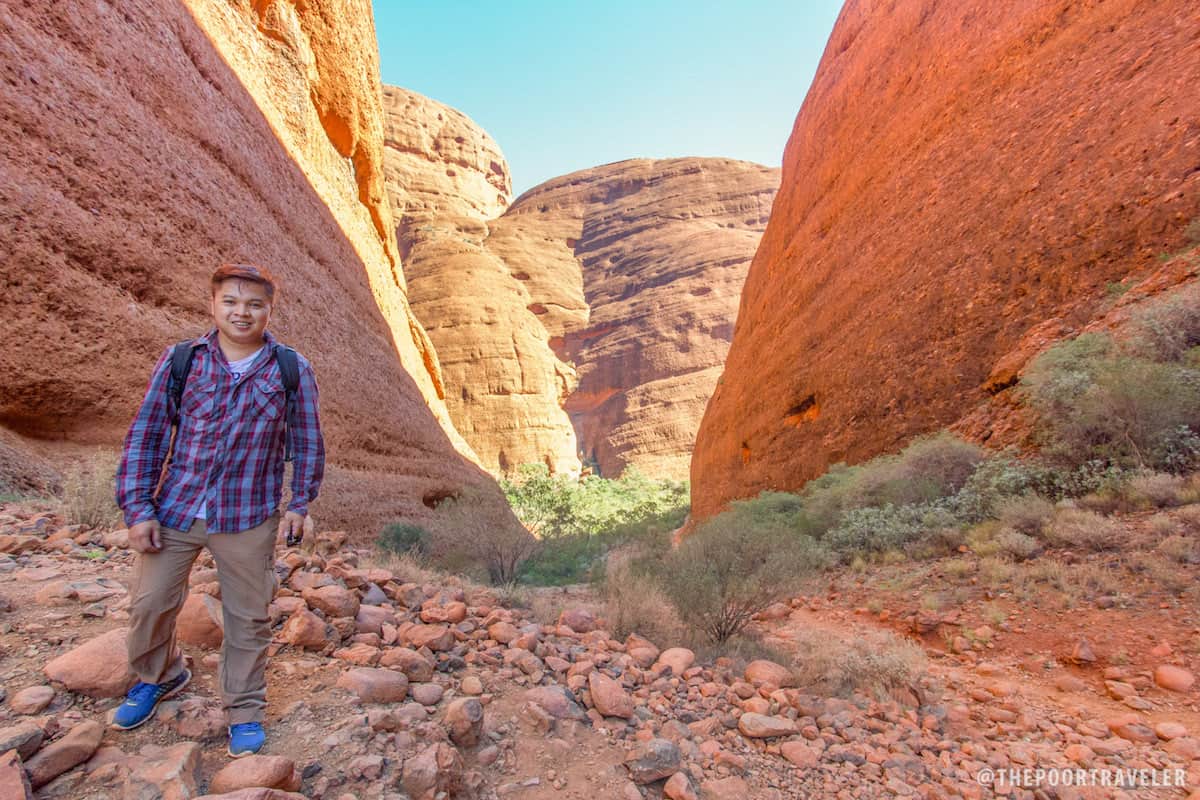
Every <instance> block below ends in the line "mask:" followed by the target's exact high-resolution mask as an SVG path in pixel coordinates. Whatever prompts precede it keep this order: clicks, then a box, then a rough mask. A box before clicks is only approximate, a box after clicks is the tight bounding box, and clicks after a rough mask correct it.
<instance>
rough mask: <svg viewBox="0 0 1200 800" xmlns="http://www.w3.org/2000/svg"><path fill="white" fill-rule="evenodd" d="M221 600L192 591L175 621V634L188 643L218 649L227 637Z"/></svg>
mask: <svg viewBox="0 0 1200 800" xmlns="http://www.w3.org/2000/svg"><path fill="white" fill-rule="evenodd" d="M224 625H225V621H224V617H223V616H222V613H221V601H220V600H217V599H216V598H215V597H211V596H210V595H207V594H199V593H197V592H192V593H191V594H189V595H188V596H187V600H185V601H184V602H183V608H182V609H180V611H179V617H178V618H177V619H176V621H175V635H176V636H177V637H178V638H179V641H181V642H185V643H186V644H191V645H195V646H196V647H204V648H207V649H209V650H216V649H218V648H219V647H220V646H221V641H222V639H224V638H225V630H224Z"/></svg>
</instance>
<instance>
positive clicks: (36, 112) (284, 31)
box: [0, 0, 486, 526]
mask: <svg viewBox="0 0 1200 800" xmlns="http://www.w3.org/2000/svg"><path fill="white" fill-rule="evenodd" d="M0 74H2V75H3V81H0V103H2V104H3V106H4V108H5V113H4V115H3V117H2V119H0V141H2V142H3V147H2V148H0V225H2V226H3V228H4V229H5V231H6V237H5V240H6V247H5V253H4V256H3V277H4V282H5V291H4V295H3V306H4V309H5V310H6V312H8V313H5V314H3V315H2V316H0V341H3V344H0V373H3V375H4V376H5V378H4V380H3V381H2V382H0V383H2V384H3V386H2V387H0V425H2V426H3V427H4V428H6V429H8V430H9V431H11V432H13V433H15V434H19V435H21V436H22V437H32V438H34V439H36V440H39V441H41V442H42V443H45V442H46V441H47V440H49V439H52V438H53V439H65V440H67V441H68V442H72V443H84V444H104V445H109V446H112V445H115V444H117V443H118V442H119V441H120V439H121V437H122V435H123V433H124V431H125V428H126V427H127V425H128V423H129V420H130V418H131V417H132V414H133V411H134V409H135V408H136V404H137V403H138V401H139V400H140V397H141V393H142V390H143V389H144V387H145V380H146V376H147V375H148V372H149V370H150V367H151V366H152V365H153V364H154V361H155V359H156V357H157V356H158V354H159V353H160V352H161V351H162V349H163V347H164V346H166V345H167V344H168V343H170V342H172V341H177V340H181V339H184V338H188V337H191V336H195V335H198V334H200V333H203V332H204V330H205V329H206V328H207V326H208V321H207V286H206V280H207V276H208V274H209V273H210V272H211V270H212V269H213V268H214V267H215V266H216V265H217V264H219V263H221V262H223V261H231V260H250V261H255V262H259V263H262V264H264V265H266V266H267V267H269V268H270V269H272V270H273V271H274V272H275V273H276V274H277V275H278V276H279V277H280V279H281V281H282V287H281V295H280V297H279V302H278V304H277V308H276V313H275V317H274V320H273V323H272V329H273V330H274V331H275V332H276V333H277V334H278V335H279V336H280V338H281V339H283V340H284V341H286V342H288V343H289V344H292V345H294V346H296V347H297V348H298V349H300V350H301V351H302V352H304V353H305V354H306V355H307V356H308V357H309V358H310V360H312V362H313V363H314V365H315V368H316V370H317V374H318V379H319V381H320V385H321V390H322V409H323V412H324V413H323V420H324V422H325V426H326V435H327V444H328V449H329V452H330V453H331V457H332V458H333V459H334V462H335V463H334V466H333V467H332V468H331V469H330V473H329V483H328V484H327V489H329V490H333V491H334V492H336V491H337V490H338V489H339V487H340V488H341V489H344V490H346V492H351V491H352V492H355V493H356V494H353V495H351V494H343V495H342V497H341V499H342V501H343V502H339V503H337V504H329V505H327V506H322V505H320V504H318V506H317V507H316V509H315V512H314V513H316V514H318V515H319V514H324V515H325V521H326V522H333V523H334V524H336V525H339V526H346V525H350V524H354V523H362V524H364V525H367V524H369V525H372V526H373V525H376V524H377V523H378V522H379V521H381V520H382V519H387V518H396V517H398V516H409V517H420V516H421V515H422V514H423V513H427V511H428V509H427V508H426V507H425V505H424V504H423V503H422V500H423V499H425V498H430V497H436V496H444V495H445V494H447V493H449V492H451V491H454V490H455V489H456V488H457V487H459V486H462V485H463V484H464V483H467V482H476V481H480V480H486V479H485V478H484V476H482V475H481V473H480V472H479V471H478V469H477V468H476V467H475V466H474V465H472V464H471V463H470V462H469V461H468V458H467V457H470V455H471V454H470V448H469V447H468V446H467V445H466V444H465V442H464V441H463V440H462V439H461V437H459V436H458V434H457V432H456V431H455V430H454V427H453V424H452V423H451V422H450V419H449V416H448V414H447V412H446V409H445V405H444V402H443V400H442V394H443V389H442V379H441V374H440V370H439V367H438V363H437V357H436V354H435V353H434V351H433V347H432V344H431V342H430V341H429V339H428V337H427V336H426V334H425V332H424V330H423V329H422V328H421V325H420V324H419V322H418V321H417V320H416V318H415V317H414V316H413V315H412V313H411V311H410V310H409V308H408V302H407V299H406V297H405V286H404V277H403V274H402V272H401V260H400V256H399V252H398V251H397V248H396V246H395V243H394V239H393V231H394V224H393V221H392V217H391V207H390V204H389V201H388V198H387V193H386V188H385V180H384V170H383V108H382V103H381V100H380V91H381V89H380V84H379V78H378V74H379V67H378V54H377V47H376V43H375V35H374V28H373V25H372V17H371V10H370V5H369V3H367V2H366V0H355V1H354V2H350V3H334V2H329V1H328V0H313V1H312V2H307V3H303V4H299V3H294V2H290V1H289V0H265V1H264V2H258V1H257V0H256V1H255V2H250V0H236V1H235V2H216V1H215V0H188V2H185V3H167V2H163V0H131V1H130V2H128V3H122V4H120V7H119V8H118V7H113V6H108V5H101V6H99V7H97V8H96V9H94V13H89V14H87V15H82V16H81V15H79V14H78V13H75V12H74V11H72V10H71V9H70V8H68V7H67V6H64V5H63V4H59V3H52V2H46V1H43V0H37V1H36V2H30V3H24V4H20V5H17V6H11V5H10V6H6V7H5V8H4V9H3V10H2V11H0ZM456 448H457V452H456ZM460 453H461V454H466V456H467V457H464V456H463V455H461V454H460ZM352 485H353V487H355V488H353V489H351V486H352ZM364 515H365V516H364ZM368 517H369V519H368Z"/></svg>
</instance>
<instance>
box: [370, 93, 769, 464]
mask: <svg viewBox="0 0 1200 800" xmlns="http://www.w3.org/2000/svg"><path fill="white" fill-rule="evenodd" d="M385 92H386V97H387V103H386V104H385V105H386V107H387V109H388V112H389V113H388V118H387V138H386V141H387V148H386V151H385V166H386V169H387V173H388V183H389V187H390V188H391V195H392V204H393V207H394V209H395V213H396V216H397V237H398V239H399V242H400V249H401V252H402V253H403V254H404V256H405V264H406V273H407V275H408V279H409V285H410V299H411V302H412V304H413V310H414V311H415V312H416V314H417V316H418V317H419V318H420V319H421V321H422V323H423V324H424V326H425V327H426V329H427V330H428V331H429V335H430V338H431V339H432V340H433V341H434V344H435V346H436V348H437V351H438V354H439V356H440V363H441V366H442V370H443V374H444V377H445V384H446V387H447V388H446V403H447V406H448V408H449V409H450V413H451V416H452V417H453V419H454V422H455V425H456V426H457V428H458V430H460V431H461V432H462V434H463V436H464V437H465V438H466V439H467V441H468V442H469V443H470V444H471V446H472V447H473V448H474V450H475V452H476V453H478V455H479V457H480V463H481V464H483V465H484V466H485V467H486V468H488V469H489V470H492V471H495V472H508V471H511V470H514V469H515V468H516V467H518V466H519V465H521V464H523V463H530V462H539V463H545V464H547V465H548V466H549V467H550V468H551V469H552V470H554V471H556V472H574V471H578V469H579V468H580V460H579V456H580V455H581V454H582V455H583V456H584V458H585V459H586V460H588V461H591V462H594V463H595V464H596V465H597V466H598V467H599V469H600V471H601V473H602V474H605V475H615V474H618V473H619V472H621V470H622V469H624V467H625V466H627V465H630V464H634V465H637V466H638V467H639V468H641V469H642V470H643V471H644V472H646V473H649V474H651V475H655V476H664V477H675V478H682V477H685V475H686V473H687V464H688V458H689V453H690V451H691V446H692V440H693V437H694V432H695V430H696V427H697V425H698V422H699V419H700V416H701V414H702V413H703V409H704V404H705V402H706V401H707V399H708V396H709V394H710V393H711V391H712V388H713V386H714V384H715V382H716V378H717V374H718V371H719V369H720V365H721V363H722V361H723V359H724V356H725V352H726V349H727V348H728V344H729V339H730V337H731V335H732V328H733V317H734V313H735V310H736V303H737V296H738V292H739V291H740V288H741V283H742V280H743V277H744V274H745V270H746V268H747V266H748V263H749V259H750V257H751V255H752V254H753V252H754V248H755V247H756V245H757V242H758V239H759V237H760V235H761V233H762V230H763V227H764V225H765V223H766V219H767V216H768V215H769V212H770V208H771V201H772V198H773V197H774V192H775V189H776V187H777V185H778V179H779V171H778V170H771V169H768V168H766V167H762V166H759V165H757V164H749V163H746V162H738V161H731V160H727V159H701V158H684V159H671V160H657V161H656V160H648V159H639V160H633V161H623V162H619V163H616V164H609V165H606V166H602V167H597V168H595V169H590V170H585V171H582V172H576V173H572V174H570V175H566V176H563V177H561V178H556V179H554V180H552V181H549V182H547V183H544V184H542V185H541V186H538V187H536V188H534V189H532V190H530V191H529V192H526V193H525V194H524V195H523V196H522V197H521V198H519V199H518V200H517V201H516V202H515V203H513V205H512V206H511V207H510V208H508V210H507V211H505V212H504V214H503V215H502V216H499V217H496V216H495V215H496V214H498V213H499V211H501V210H503V208H504V206H505V205H506V203H507V198H508V192H509V186H510V183H509V179H508V168H507V164H506V163H505V162H504V159H503V156H502V155H501V154H500V152H499V149H498V148H497V147H496V145H495V142H493V141H492V139H491V138H490V137H489V136H488V135H487V134H486V133H485V132H483V131H482V130H481V129H479V128H478V127H477V126H475V125H474V124H473V123H472V122H471V121H470V120H469V119H467V118H466V117H464V116H463V115H462V114H461V113H459V112H457V111H455V110H454V109H450V108H447V107H446V106H442V105H440V104H437V103H434V102H433V101H430V100H428V99H426V98H423V97H420V96H419V95H414V94H413V93H411V92H407V91H406V90H403V89H395V88H392V87H385Z"/></svg>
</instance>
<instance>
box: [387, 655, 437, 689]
mask: <svg viewBox="0 0 1200 800" xmlns="http://www.w3.org/2000/svg"><path fill="white" fill-rule="evenodd" d="M379 666H381V667H391V668H393V669H398V670H400V671H401V672H403V673H404V674H405V675H407V676H408V679H409V680H410V681H412V682H413V683H425V682H427V681H430V680H433V668H434V665H433V664H432V663H431V662H430V661H429V659H427V658H425V656H423V655H421V654H420V653H418V652H417V651H416V650H412V649H410V648H407V647H392V648H388V649H387V650H384V651H383V655H382V656H380V658H379Z"/></svg>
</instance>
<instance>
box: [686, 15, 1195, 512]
mask: <svg viewBox="0 0 1200 800" xmlns="http://www.w3.org/2000/svg"><path fill="white" fill-rule="evenodd" d="M1061 8H1062V7H1061V6H1055V5H1053V4H1043V3H1027V4H1021V5H1019V6H1013V5H1012V4H1007V3H988V2H978V0H976V1H975V2H965V3H964V2H958V3H937V4H933V5H929V4H924V3H921V2H917V1H916V0H910V1H909V2H901V3H897V4H896V5H895V6H889V12H888V13H879V6H878V4H876V3H874V2H872V1H871V0H853V2H847V3H845V4H844V6H843V8H842V11H841V14H840V15H839V17H838V22H837V25H836V26H835V27H834V30H833V32H832V34H831V35H830V38H829V44H828V46H827V47H826V49H825V54H824V57H823V58H822V61H821V64H820V66H819V67H818V69H817V72H816V76H815V78H814V79H813V81H812V84H811V88H809V90H808V93H807V98H808V100H807V101H806V102H805V103H804V104H803V107H802V108H801V109H800V112H799V114H798V116H797V117H796V121H795V125H794V127H793V128H792V131H791V136H790V137H789V139H788V143H787V148H786V150H785V152H784V155H783V182H782V185H781V187H780V190H779V194H778V195H777V196H776V198H775V202H774V204H773V206H772V209H771V217H770V222H769V223H768V225H767V230H766V232H765V233H764V234H763V238H762V240H761V242H760V244H759V247H758V249H757V251H756V253H755V257H754V261H753V263H752V265H751V268H750V271H749V273H748V275H747V276H746V281H745V285H744V287H743V290H742V295H741V303H740V306H739V311H738V316H737V328H736V331H735V333H734V336H733V342H732V345H731V347H730V350H729V353H728V356H727V358H726V359H725V362H724V372H723V375H722V379H721V383H720V384H719V385H718V387H717V389H716V391H715V392H714V393H713V396H712V399H711V400H710V401H709V403H708V406H707V408H706V410H705V414H704V418H703V422H702V423H701V426H700V429H699V432H698V434H697V437H696V445H695V450H694V452H693V456H692V471H691V487H692V497H693V503H692V507H691V514H692V520H693V521H695V522H699V521H702V520H704V519H706V518H708V517H710V516H712V515H713V514H714V513H717V511H718V510H720V509H723V508H725V507H726V506H727V505H728V503H729V502H730V501H731V500H734V499H737V498H740V497H750V496H754V495H757V494H758V493H759V492H760V491H761V490H763V489H766V488H771V489H774V490H778V491H791V490H794V489H796V488H798V487H800V486H802V485H803V484H804V483H806V482H807V481H809V480H811V479H813V478H815V477H817V476H818V475H820V474H822V473H824V472H825V470H826V468H827V466H828V465H829V464H831V463H833V462H836V461H844V462H846V463H849V464H857V463H860V462H863V461H866V460H867V459H870V458H872V457H873V456H876V455H879V454H881V453H883V452H885V451H888V450H891V449H894V448H895V444H896V443H897V442H902V441H908V440H909V439H910V438H911V437H913V436H915V435H918V434H924V433H930V432H933V431H937V430H939V429H942V428H944V427H947V426H951V425H954V426H955V428H954V429H955V430H958V431H960V432H961V433H962V434H963V435H966V436H968V437H972V438H983V437H984V436H985V435H989V434H990V437H989V438H988V444H989V445H990V446H999V443H997V441H996V440H997V438H999V439H1000V440H1001V441H1002V442H1003V443H1004V444H1009V443H1016V442H1021V443H1024V441H1025V438H1026V436H1027V435H1028V434H1029V432H1030V428H1031V423H1030V421H1029V419H1028V416H1027V414H1028V411H1027V410H1026V409H1022V408H1021V407H1019V406H1018V404H1016V403H1014V402H1013V397H1012V395H1013V392H1011V391H1006V390H1007V389H1008V387H1010V386H1013V385H1014V384H1015V383H1016V382H1017V380H1018V378H1019V376H1020V374H1021V371H1022V369H1023V368H1024V366H1025V365H1026V364H1027V363H1028V360H1029V358H1030V357H1031V356H1032V355H1033V354H1034V353H1036V352H1037V351H1038V350H1039V349H1040V348H1041V347H1042V346H1045V345H1046V344H1049V343H1050V342H1053V341H1054V340H1055V339H1056V338H1058V337H1059V336H1060V335H1063V334H1065V333H1066V332H1067V330H1068V329H1069V330H1070V331H1078V330H1081V329H1082V328H1083V327H1084V325H1085V324H1086V323H1087V322H1088V321H1090V320H1093V319H1096V317H1098V316H1099V315H1100V314H1101V313H1103V312H1104V310H1105V309H1106V308H1107V307H1108V306H1109V305H1110V304H1111V301H1110V300H1108V299H1106V296H1105V282H1107V281H1113V282H1116V281H1119V280H1121V279H1127V281H1128V283H1126V284H1124V285H1125V286H1136V284H1137V282H1138V281H1139V280H1141V279H1143V278H1146V277H1148V276H1150V275H1152V274H1154V271H1155V270H1156V268H1159V266H1160V265H1159V263H1158V262H1157V261H1156V259H1155V257H1154V255H1153V254H1155V253H1162V252H1177V251H1179V250H1180V249H1181V248H1184V247H1185V246H1186V245H1187V244H1188V240H1187V238H1186V233H1185V227H1186V223H1185V222H1184V220H1193V219H1196V218H1197V217H1198V216H1200V196H1198V195H1197V193H1196V192H1195V191H1194V186H1193V185H1192V184H1191V183H1190V181H1191V180H1194V178H1192V177H1191V176H1192V175H1193V173H1192V169H1193V168H1194V167H1195V164H1196V159H1195V152H1194V150H1193V148H1192V146H1191V145H1190V144H1189V143H1188V140H1187V139H1186V137H1179V138H1170V137H1165V136H1164V137H1159V136H1155V135H1153V134H1148V133H1147V131H1150V130H1164V129H1168V128H1170V127H1172V126H1173V125H1175V124H1177V122H1176V120H1182V119H1187V118H1188V116H1189V114H1191V113H1192V109H1193V108H1194V107H1195V102H1194V98H1190V97H1187V96H1186V95H1185V94H1180V93H1175V92H1173V91H1172V88H1171V87H1175V86H1181V85H1186V86H1194V85H1200V59H1196V58H1195V57H1194V55H1193V53H1192V52H1191V51H1190V49H1191V47H1192V46H1193V45H1194V40H1193V38H1192V36H1193V34H1194V25H1191V24H1186V25H1180V24H1179V20H1181V19H1189V20H1190V19H1192V17H1191V15H1192V14H1193V13H1194V10H1195V7H1194V4H1193V3H1192V2H1191V0H1163V2H1157V3H1149V4H1143V5H1138V6H1137V7H1136V8H1134V7H1132V6H1116V5H1104V6H1090V7H1088V9H1087V11H1086V12H1085V13H1078V14H1069V15H1063V14H1061V13H1060V10H1061ZM1035 31H1036V32H1037V33H1036V34H1034V33H1033V32H1035ZM1148 53H1150V54H1152V55H1149V56H1147V54H1148ZM1001 62H1002V63H1003V64H1004V68H1003V69H995V68H994V66H995V65H996V64H999V63H1001ZM1134 71H1136V74H1137V81H1138V83H1139V85H1141V86H1145V87H1151V86H1154V87H1159V88H1158V89H1157V90H1156V91H1148V92H1142V93H1138V92H1133V91H1126V89H1127V87H1128V82H1129V75H1131V74H1132V73H1133V72H1134ZM935 72H936V73H937V75H938V78H937V79H936V80H935V81H931V80H928V79H927V78H928V76H930V75H932V74H933V73H935ZM881 75H887V76H889V80H888V81H880V80H879V76H881ZM967 98H969V99H967ZM1079 109H1086V111H1085V112H1080V111H1079ZM1130 119H1137V120H1139V121H1140V123H1141V124H1139V125H1137V126H1129V125H1128V124H1126V121H1127V120H1130ZM1067 128H1069V129H1070V130H1071V135H1070V136H1069V137H1060V136H1057V135H1056V134H1055V132H1056V131H1061V130H1065V129H1067ZM863 131H873V132H874V133H873V134H872V135H871V136H870V137H869V141H864V140H863V139H862V138H861V133H862V132H863ZM1147 146H1150V147H1152V148H1154V150H1155V152H1156V153H1157V157H1156V158H1153V159H1149V160H1148V159H1146V158H1145V157H1144V155H1143V153H1144V152H1145V151H1144V148H1146V147H1147ZM934 163H937V164H938V165H939V166H940V168H939V169H931V166H932V164H934ZM1101 163H1102V164H1104V165H1105V166H1104V168H1103V174H1101V175H1097V170H1096V165H1097V164H1101ZM884 164H886V165H887V167H886V169H887V175H886V176H882V175H881V174H880V172H879V169H880V167H881V165H884ZM950 174H953V175H954V176H955V179H954V180H948V179H947V176H948V175H950ZM1018 176H1020V177H1018ZM1118 197H1119V198H1122V199H1121V201H1120V202H1122V203H1123V204H1124V207H1125V208H1127V209H1132V211H1131V212H1130V216H1128V217H1127V218H1126V219H1125V220H1123V222H1122V223H1121V224H1119V225H1116V226H1113V227H1109V228H1108V229H1107V230H1104V231H1096V230H1093V223H1092V220H1095V219H1100V218H1104V217H1105V216H1106V215H1107V213H1108V211H1107V210H1108V209H1109V208H1111V203H1112V198H1118ZM997 208H1003V209H1004V212H1003V214H1002V215H997V214H996V213H995V212H994V210H995V209H997ZM985 220H986V224H985ZM873 243H874V244H873ZM868 250H869V251H870V254H869V255H866V253H867V251H868ZM981 253H992V254H999V253H1003V254H1004V255H1003V257H1002V259H1000V260H1001V261H1002V263H1003V265H1002V266H1001V264H1000V261H997V260H995V259H994V258H993V259H991V260H989V259H987V258H984V259H983V260H977V258H978V254H981ZM1187 261H1190V259H1189V258H1181V259H1177V260H1176V263H1174V264H1171V263H1168V264H1166V265H1164V266H1163V267H1162V269H1163V270H1164V273H1165V277H1164V279H1163V281H1162V282H1160V283H1159V284H1158V287H1161V286H1163V285H1171V283H1172V282H1174V281H1178V280H1180V279H1182V277H1183V276H1184V275H1186V274H1187V272H1186V271H1187V270H1190V269H1191V266H1190V265H1189V264H1185V263H1184V262H1187ZM914 264H920V265H921V268H920V269H919V270H913V268H912V265H914ZM1095 276H1103V277H1101V278H1097V277H1095ZM1172 279H1173V280H1172ZM1050 284H1053V285H1057V286H1062V287H1064V289H1063V290H1062V291H1057V292H1056V291H1041V290H1039V289H1036V288H1033V289H1031V290H1030V291H1029V292H1028V293H1026V294H1024V295H1022V296H1020V297H1014V296H1012V295H1010V294H1008V293H1007V290H1008V288H1009V287H1013V286H1018V287H1040V286H1046V285H1050ZM1067 287H1069V288H1067ZM1158 287H1153V288H1158ZM1153 288H1148V289H1146V290H1145V291H1147V292H1150V291H1153ZM1134 291H1136V289H1135V290H1134ZM1134 300H1135V298H1133V297H1129V296H1128V295H1127V296H1126V297H1123V298H1122V302H1123V303H1124V305H1123V306H1122V307H1121V308H1120V309H1116V311H1121V312H1124V313H1126V314H1127V313H1128V309H1129V307H1131V304H1132V303H1133V302H1134ZM1047 323H1050V324H1047ZM929 331H938V332H939V333H938V334H936V335H934V336H930V335H928V332H929ZM882 352H887V353H888V355H887V357H884V358H880V357H879V356H878V354H879V353H882Z"/></svg>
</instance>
